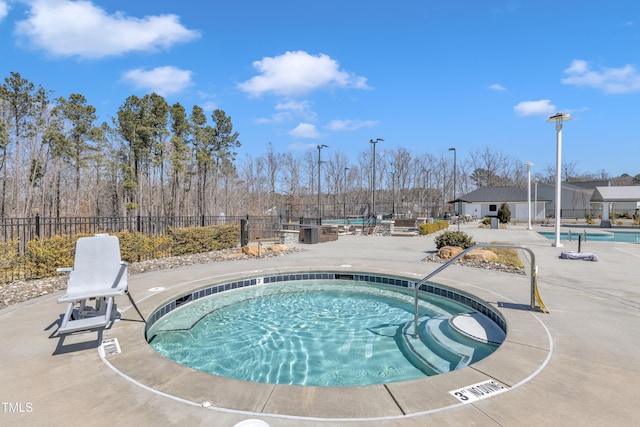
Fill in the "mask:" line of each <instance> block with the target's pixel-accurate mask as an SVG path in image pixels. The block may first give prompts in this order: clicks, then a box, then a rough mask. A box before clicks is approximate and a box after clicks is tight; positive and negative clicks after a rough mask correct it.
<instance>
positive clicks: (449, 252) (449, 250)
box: [438, 246, 462, 259]
mask: <svg viewBox="0 0 640 427" xmlns="http://www.w3.org/2000/svg"><path fill="white" fill-rule="evenodd" d="M460 252H462V248H461V247H459V246H443V247H441V248H440V249H439V250H438V257H439V258H442V259H451V258H453V257H454V256H456V255H458V254H459V253H460Z"/></svg>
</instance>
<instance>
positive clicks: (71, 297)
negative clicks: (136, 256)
mask: <svg viewBox="0 0 640 427" xmlns="http://www.w3.org/2000/svg"><path fill="white" fill-rule="evenodd" d="M58 271H64V272H67V273H68V277H67V293H66V294H65V295H64V296H62V297H60V298H58V303H59V304H62V303H67V304H68V305H67V310H66V312H65V314H64V317H63V318H62V323H61V324H60V327H59V328H58V332H59V333H71V332H75V331H81V330H91V329H97V328H105V327H107V326H110V324H111V323H112V322H113V321H114V320H115V318H116V316H117V314H118V311H117V309H116V305H115V303H114V298H115V297H116V296H118V295H124V294H126V293H127V274H128V264H127V263H126V262H124V261H122V260H121V258H120V242H119V240H118V238H117V237H116V236H110V235H108V234H96V235H95V236H92V237H81V238H79V239H78V241H77V242H76V253H75V258H74V262H73V268H59V269H58ZM91 304H93V305H91Z"/></svg>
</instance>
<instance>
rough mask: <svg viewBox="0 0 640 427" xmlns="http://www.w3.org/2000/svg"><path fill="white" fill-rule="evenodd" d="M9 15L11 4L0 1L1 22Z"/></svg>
mask: <svg viewBox="0 0 640 427" xmlns="http://www.w3.org/2000/svg"><path fill="white" fill-rule="evenodd" d="M8 14H9V4H8V3H7V2H6V1H2V0H0V21H2V20H3V19H4V18H5V17H6V16H7V15H8Z"/></svg>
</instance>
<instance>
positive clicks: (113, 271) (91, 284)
mask: <svg viewBox="0 0 640 427" xmlns="http://www.w3.org/2000/svg"><path fill="white" fill-rule="evenodd" d="M123 274H124V275H125V276H126V274H127V271H126V269H125V268H123V265H122V260H121V258H120V242H119V240H118V237H116V236H109V235H95V236H92V237H81V238H79V239H78V240H77V242H76V253H75V258H74V262H73V271H72V272H71V274H70V275H69V283H68V285H69V288H72V287H74V286H80V287H82V290H83V291H84V292H87V291H90V290H91V289H95V290H97V291H103V290H104V289H109V288H116V287H118V286H120V285H121V281H122V280H123V279H124V280H125V283H126V277H124V278H123V277H122V275H123Z"/></svg>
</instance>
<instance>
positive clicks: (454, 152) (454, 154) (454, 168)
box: [449, 147, 458, 215]
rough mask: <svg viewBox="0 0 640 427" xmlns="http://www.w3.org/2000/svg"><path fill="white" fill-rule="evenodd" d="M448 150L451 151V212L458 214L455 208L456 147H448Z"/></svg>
mask: <svg viewBox="0 0 640 427" xmlns="http://www.w3.org/2000/svg"><path fill="white" fill-rule="evenodd" d="M449 151H453V211H454V212H453V213H455V214H456V215H458V211H457V209H456V149H455V148H454V147H451V148H449Z"/></svg>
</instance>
